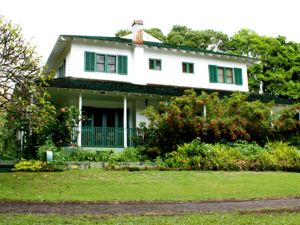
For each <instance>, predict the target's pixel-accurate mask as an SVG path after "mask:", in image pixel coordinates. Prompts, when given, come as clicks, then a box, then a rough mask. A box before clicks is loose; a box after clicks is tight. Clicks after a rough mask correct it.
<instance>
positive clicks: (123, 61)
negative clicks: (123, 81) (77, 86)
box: [117, 55, 128, 75]
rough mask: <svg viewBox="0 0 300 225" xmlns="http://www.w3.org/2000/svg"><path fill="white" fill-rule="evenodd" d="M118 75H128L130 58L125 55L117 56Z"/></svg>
mask: <svg viewBox="0 0 300 225" xmlns="http://www.w3.org/2000/svg"><path fill="white" fill-rule="evenodd" d="M117 65H118V74H120V75H127V73H128V58H127V56H125V55H118V56H117Z"/></svg>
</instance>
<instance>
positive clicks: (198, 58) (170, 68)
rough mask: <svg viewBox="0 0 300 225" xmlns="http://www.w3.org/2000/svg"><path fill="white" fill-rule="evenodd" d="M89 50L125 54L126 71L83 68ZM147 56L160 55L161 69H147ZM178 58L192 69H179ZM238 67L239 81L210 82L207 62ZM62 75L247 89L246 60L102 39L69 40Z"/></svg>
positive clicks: (156, 57) (137, 82)
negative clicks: (191, 71) (241, 77)
mask: <svg viewBox="0 0 300 225" xmlns="http://www.w3.org/2000/svg"><path fill="white" fill-rule="evenodd" d="M85 51H91V52H96V53H100V54H108V55H127V56H128V74H127V75H119V74H117V73H103V72H86V71H84V52H85ZM149 58H155V59H161V61H162V70H160V71H157V70H150V69H149ZM182 62H191V63H194V73H192V74H190V73H183V72H182ZM210 64H211V65H217V66H220V67H230V68H234V67H237V68H241V69H242V74H243V85H236V84H225V83H210V82H209V71H208V65H210ZM66 76H71V77H76V78H85V79H100V80H111V81H121V82H130V83H134V84H144V85H146V84H160V85H173V86H180V87H187V88H206V89H216V90H228V91H230V90H231V91H248V80H247V67H246V62H240V61H238V60H233V59H224V58H222V57H218V56H216V55H212V56H208V55H201V54H198V53H191V52H184V51H180V50H179V51H176V50H165V49H154V48H149V47H145V46H134V45H125V44H122V43H113V42H103V41H86V42H82V41H80V42H79V41H73V43H72V45H71V49H70V51H69V53H68V54H67V56H66Z"/></svg>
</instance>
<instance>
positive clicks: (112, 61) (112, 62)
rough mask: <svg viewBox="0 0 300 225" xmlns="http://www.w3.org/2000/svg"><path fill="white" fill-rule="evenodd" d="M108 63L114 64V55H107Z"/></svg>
mask: <svg viewBox="0 0 300 225" xmlns="http://www.w3.org/2000/svg"><path fill="white" fill-rule="evenodd" d="M107 58H108V64H116V57H115V56H108V57H107Z"/></svg>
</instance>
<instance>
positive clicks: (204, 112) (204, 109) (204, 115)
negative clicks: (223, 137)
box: [203, 104, 206, 119]
mask: <svg viewBox="0 0 300 225" xmlns="http://www.w3.org/2000/svg"><path fill="white" fill-rule="evenodd" d="M203 117H204V118H205V119H206V105H205V104H204V105H203Z"/></svg>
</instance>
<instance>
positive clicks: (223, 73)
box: [218, 67, 233, 84]
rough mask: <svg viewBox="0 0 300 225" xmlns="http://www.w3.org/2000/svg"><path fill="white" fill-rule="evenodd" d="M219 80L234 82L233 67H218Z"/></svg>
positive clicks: (221, 81)
mask: <svg viewBox="0 0 300 225" xmlns="http://www.w3.org/2000/svg"><path fill="white" fill-rule="evenodd" d="M218 82H219V83H228V84H232V83H233V73H232V68H224V67H218Z"/></svg>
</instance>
